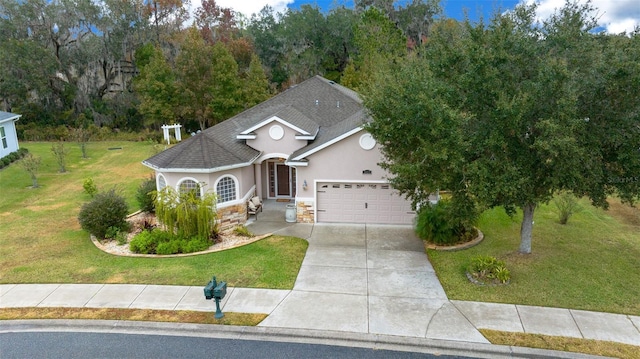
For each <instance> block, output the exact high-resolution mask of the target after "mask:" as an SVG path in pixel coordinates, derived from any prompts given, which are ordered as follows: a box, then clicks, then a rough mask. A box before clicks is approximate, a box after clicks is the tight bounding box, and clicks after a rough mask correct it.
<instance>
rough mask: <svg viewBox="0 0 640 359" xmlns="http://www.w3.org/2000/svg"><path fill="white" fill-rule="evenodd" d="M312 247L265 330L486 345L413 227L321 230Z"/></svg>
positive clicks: (345, 226) (314, 230)
mask: <svg viewBox="0 0 640 359" xmlns="http://www.w3.org/2000/svg"><path fill="white" fill-rule="evenodd" d="M292 229H294V228H289V230H292ZM307 240H308V241H309V248H308V249H307V254H306V256H305V258H304V260H303V262H302V267H301V268H300V273H299V274H298V277H297V279H296V283H295V285H294V288H293V290H292V291H291V292H290V293H289V295H287V297H285V298H284V300H283V301H282V302H281V303H280V305H278V306H277V307H276V309H275V310H274V311H273V312H272V313H270V314H269V316H268V317H267V318H266V319H265V320H264V321H263V322H262V323H261V324H260V326H265V327H281V328H298V329H319V330H335V331H349V332H357V333H372V334H386V335H401V336H414V337H422V338H433V339H449V340H464V341H473V342H484V343H486V339H485V338H484V337H483V336H482V335H481V334H480V333H479V332H478V331H477V330H476V329H475V327H473V325H471V323H469V322H468V321H467V320H466V318H465V317H464V316H463V315H462V314H461V313H460V312H459V311H458V310H457V309H456V308H455V306H453V305H451V303H450V302H449V300H448V299H447V296H446V294H445V292H444V290H443V288H442V285H441V284H440V282H439V280H438V278H437V276H436V274H435V272H434V270H433V267H432V266H431V264H430V263H429V260H428V258H427V256H426V254H425V250H424V246H423V243H422V241H421V240H420V239H419V238H417V237H416V236H415V234H414V231H413V229H412V228H411V227H410V226H395V225H369V224H367V225H365V224H340V225H337V224H315V225H313V228H312V229H311V231H310V236H309V237H308V238H307ZM442 315H446V317H447V320H441V319H440V318H439V317H440V316H442ZM452 318H453V320H452Z"/></svg>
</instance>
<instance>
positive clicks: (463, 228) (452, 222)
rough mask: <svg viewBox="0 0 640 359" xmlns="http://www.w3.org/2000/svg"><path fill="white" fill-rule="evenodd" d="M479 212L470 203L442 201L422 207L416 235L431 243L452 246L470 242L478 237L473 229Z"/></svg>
mask: <svg viewBox="0 0 640 359" xmlns="http://www.w3.org/2000/svg"><path fill="white" fill-rule="evenodd" d="M476 218H477V211H476V210H475V207H474V206H473V204H471V203H470V202H462V203H460V202H457V203H456V202H454V201H453V200H449V199H441V200H440V201H439V202H438V203H437V204H431V203H429V204H428V205H426V206H424V207H422V208H421V209H420V211H419V213H418V220H417V223H416V233H417V234H418V236H419V237H420V238H422V239H424V240H427V241H429V242H432V243H435V244H439V245H450V244H454V243H458V242H468V241H470V240H472V239H473V238H475V237H476V236H477V230H476V229H475V228H474V227H473V225H474V224H475V221H476Z"/></svg>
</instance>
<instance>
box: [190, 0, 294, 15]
mask: <svg viewBox="0 0 640 359" xmlns="http://www.w3.org/2000/svg"><path fill="white" fill-rule="evenodd" d="M293 1H294V0H216V5H218V6H220V7H223V8H232V9H233V10H235V11H236V12H240V13H242V14H244V15H245V16H246V17H247V18H250V17H251V14H254V13H258V12H260V10H262V8H263V7H265V6H266V5H269V6H271V7H272V8H273V9H274V10H275V12H283V11H284V10H285V9H286V8H287V5H288V4H291V3H293ZM200 6H202V1H201V0H191V11H189V12H190V13H191V14H193V13H194V12H195V10H196V9H197V8H199V7H200Z"/></svg>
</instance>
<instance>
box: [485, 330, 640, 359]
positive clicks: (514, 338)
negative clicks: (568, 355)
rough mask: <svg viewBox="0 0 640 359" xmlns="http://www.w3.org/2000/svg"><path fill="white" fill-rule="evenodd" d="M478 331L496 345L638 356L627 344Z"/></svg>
mask: <svg viewBox="0 0 640 359" xmlns="http://www.w3.org/2000/svg"><path fill="white" fill-rule="evenodd" d="M480 332H481V333H482V335H484V336H485V337H486V338H487V340H489V341H490V342H491V344H497V345H512V346H518V347H527V348H538V349H549V350H559V351H564V352H574V353H583V354H590V355H599V356H605V357H613V358H622V359H639V358H640V351H639V350H638V347H637V346H634V345H629V344H622V343H615V342H608V341H601V340H589V339H578V338H568V337H554V336H548V335H541V334H526V333H512V332H501V331H497V330H488V329H480Z"/></svg>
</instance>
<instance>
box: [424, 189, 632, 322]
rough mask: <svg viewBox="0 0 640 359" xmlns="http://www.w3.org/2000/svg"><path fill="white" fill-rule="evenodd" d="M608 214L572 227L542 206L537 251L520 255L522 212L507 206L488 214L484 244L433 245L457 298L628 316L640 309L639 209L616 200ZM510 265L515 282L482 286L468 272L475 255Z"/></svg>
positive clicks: (580, 218) (583, 215)
mask: <svg viewBox="0 0 640 359" xmlns="http://www.w3.org/2000/svg"><path fill="white" fill-rule="evenodd" d="M610 202H611V209H610V210H609V211H603V210H601V209H597V208H594V207H592V206H591V205H589V204H588V202H587V201H586V200H582V201H581V203H582V205H583V206H584V210H583V211H582V212H580V213H578V214H576V215H574V216H573V217H572V218H571V219H570V220H569V223H568V224H567V225H561V224H559V223H558V217H557V214H556V213H555V211H556V209H555V206H554V205H553V204H550V205H543V206H542V207H540V208H538V209H536V213H535V218H534V222H535V224H534V231H533V253H532V254H531V255H521V254H519V253H518V252H517V251H518V245H519V241H520V237H519V233H520V221H521V219H522V217H521V215H519V216H516V217H514V218H513V219H511V218H509V217H508V216H507V215H506V214H505V213H504V210H502V209H494V210H491V211H487V212H485V213H484V214H483V215H482V217H481V219H480V222H479V227H480V229H481V230H482V231H483V232H484V234H485V239H484V241H483V242H482V243H481V244H480V245H478V246H476V247H474V248H470V249H467V250H463V251H459V252H443V251H433V250H428V251H427V253H428V255H429V258H430V260H431V263H432V264H433V266H434V267H435V269H436V272H437V274H438V277H439V278H440V281H441V282H442V285H443V286H444V289H445V291H446V292H447V295H448V296H449V298H450V299H459V300H473V301H485V302H500V303H517V304H528V305H541V306H550V307H562V308H574V309H584V310H594V311H603V312H615V313H625V314H633V315H639V314H640V210H638V209H636V208H632V207H629V206H626V205H621V204H620V203H619V202H618V201H617V200H615V199H614V200H611V201H610ZM479 254H484V255H492V256H495V257H497V258H498V259H502V260H504V261H505V262H506V264H507V267H508V268H509V269H510V270H511V273H512V280H511V284H510V285H507V286H499V287H479V286H476V285H473V284H471V283H469V281H468V280H467V279H466V277H465V276H464V271H465V268H466V266H467V264H468V263H469V259H470V258H471V257H473V256H476V255H479Z"/></svg>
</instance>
